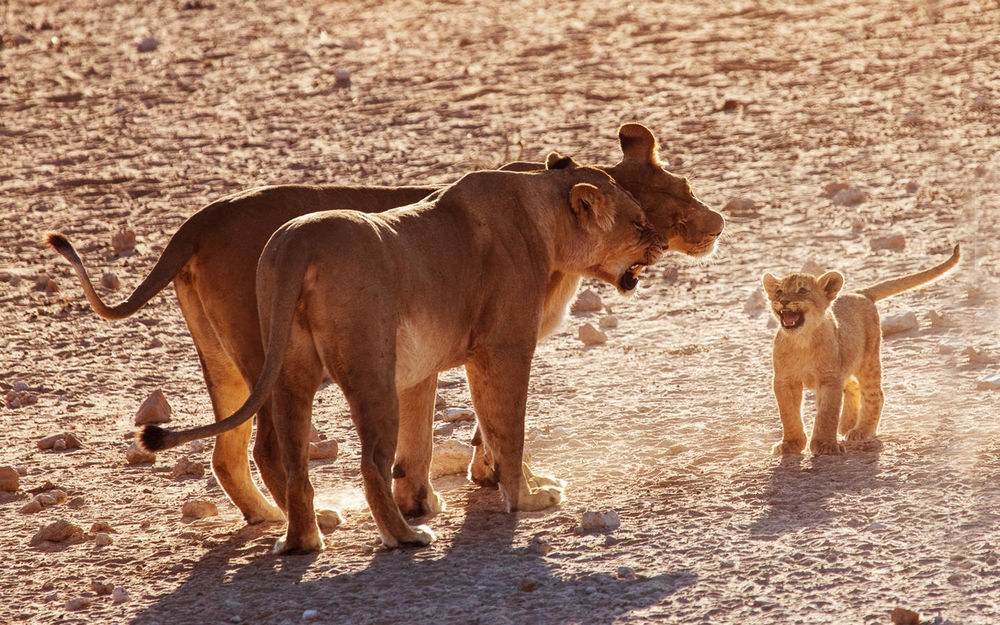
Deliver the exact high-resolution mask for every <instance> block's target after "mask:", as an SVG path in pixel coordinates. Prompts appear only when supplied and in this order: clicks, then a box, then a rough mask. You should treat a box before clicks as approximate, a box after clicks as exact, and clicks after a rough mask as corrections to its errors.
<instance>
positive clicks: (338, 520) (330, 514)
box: [316, 510, 344, 534]
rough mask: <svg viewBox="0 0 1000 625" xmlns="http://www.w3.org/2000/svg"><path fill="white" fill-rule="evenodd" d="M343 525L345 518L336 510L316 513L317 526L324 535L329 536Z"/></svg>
mask: <svg viewBox="0 0 1000 625" xmlns="http://www.w3.org/2000/svg"><path fill="white" fill-rule="evenodd" d="M343 524H344V517H342V516H341V515H340V513H339V512H337V511H336V510H317V511H316V525H318V526H319V531H321V532H323V533H324V534H329V533H330V532H332V531H333V530H335V529H337V528H338V527H340V526H341V525H343Z"/></svg>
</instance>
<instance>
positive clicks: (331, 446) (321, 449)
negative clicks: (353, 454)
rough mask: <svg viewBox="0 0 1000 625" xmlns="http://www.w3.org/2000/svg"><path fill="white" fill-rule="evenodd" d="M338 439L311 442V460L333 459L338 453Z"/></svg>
mask: <svg viewBox="0 0 1000 625" xmlns="http://www.w3.org/2000/svg"><path fill="white" fill-rule="evenodd" d="M338 451H339V450H338V447H337V441H335V440H333V439H332V438H331V439H329V440H325V441H320V442H318V443H309V459H310V460H333V459H335V458H336V457H337V453H338Z"/></svg>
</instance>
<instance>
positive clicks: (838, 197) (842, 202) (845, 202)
mask: <svg viewBox="0 0 1000 625" xmlns="http://www.w3.org/2000/svg"><path fill="white" fill-rule="evenodd" d="M867 199H868V194H867V193H865V192H864V191H862V190H861V189H858V188H856V187H851V188H850V189H841V190H840V191H837V193H836V194H834V196H833V203H834V204H837V205H839V206H857V205H858V204H861V203H862V202H864V201H865V200H867Z"/></svg>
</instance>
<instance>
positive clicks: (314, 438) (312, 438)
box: [309, 425, 326, 443]
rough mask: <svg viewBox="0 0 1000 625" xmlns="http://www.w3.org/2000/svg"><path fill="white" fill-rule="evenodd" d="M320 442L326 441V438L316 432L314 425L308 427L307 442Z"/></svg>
mask: <svg viewBox="0 0 1000 625" xmlns="http://www.w3.org/2000/svg"><path fill="white" fill-rule="evenodd" d="M322 440H326V436H324V435H323V434H322V433H321V432H320V431H319V430H317V429H316V426H315V425H311V426H309V442H310V443H318V442H320V441H322Z"/></svg>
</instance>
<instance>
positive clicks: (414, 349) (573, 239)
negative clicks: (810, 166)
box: [142, 158, 663, 553]
mask: <svg viewBox="0 0 1000 625" xmlns="http://www.w3.org/2000/svg"><path fill="white" fill-rule="evenodd" d="M553 160H555V159H552V158H550V163H552V162H553ZM562 166H564V167H565V168H563V169H553V170H548V171H544V172H536V173H514V172H496V171H494V172H476V173H472V174H469V175H467V176H465V177H463V178H462V179H461V180H460V181H458V182H457V183H455V184H454V185H453V186H451V187H450V188H448V189H446V190H445V191H444V192H443V193H441V194H440V195H438V196H437V197H436V198H434V199H432V200H428V201H425V202H422V203H418V204H415V205H412V206H409V207H405V208H401V209H397V210H393V211H388V212H386V213H382V214H377V215H373V214H364V213H359V212H354V211H327V212H322V213H316V214H312V215H307V216H304V217H300V218H297V219H294V220H292V221H290V222H289V223H287V224H285V225H284V226H282V227H281V228H280V229H279V230H278V231H277V232H276V233H275V235H274V236H273V237H272V238H271V240H270V241H269V242H268V244H267V246H266V247H265V248H264V251H263V252H262V254H261V258H260V263H259V266H258V270H257V292H258V295H259V299H258V301H259V314H260V316H261V320H262V327H263V329H264V335H265V337H266V340H267V351H266V357H265V361H264V365H263V368H262V372H261V378H260V380H259V381H258V383H257V384H256V386H255V387H254V388H253V390H252V392H251V394H250V397H249V398H248V399H247V402H246V403H245V404H244V405H243V406H242V407H241V408H240V409H239V410H237V411H236V412H235V413H234V414H233V415H232V416H231V417H228V418H226V419H223V420H222V421H219V422H217V423H215V424H212V425H209V426H204V427H201V428H195V429H193V430H187V431H183V432H169V431H166V430H162V429H160V428H153V427H147V428H146V429H145V430H144V431H143V435H142V441H143V443H144V444H145V445H146V446H147V447H148V448H151V449H154V450H158V449H163V448H166V447H172V446H175V445H179V444H182V443H184V442H187V441H190V440H193V439H195V438H201V437H204V436H212V435H218V434H220V433H221V432H223V431H226V430H229V429H231V428H233V427H236V426H238V425H239V424H240V423H243V422H245V421H246V420H248V419H249V418H250V417H251V416H252V415H253V414H254V413H255V412H256V411H257V410H258V409H259V408H260V406H261V405H263V403H264V402H265V400H266V398H268V397H271V398H272V419H273V426H274V429H275V431H276V435H277V438H278V441H279V445H278V447H279V448H280V449H281V450H282V462H283V464H284V468H285V473H286V484H285V497H284V501H285V502H286V504H287V512H288V531H287V533H286V535H285V536H284V537H283V538H282V539H281V540H279V542H278V544H277V545H276V547H275V551H276V552H277V553H301V552H312V551H316V550H319V549H321V548H322V546H323V543H322V538H321V536H320V534H319V531H318V529H317V527H316V520H315V514H314V511H313V490H312V486H311V485H310V482H309V475H308V468H309V465H308V440H309V422H310V413H311V407H312V400H313V396H314V394H315V393H316V391H317V390H318V388H319V384H320V382H321V380H322V376H323V372H324V370H326V371H328V372H329V373H330V375H331V376H332V377H333V379H334V380H335V381H336V382H337V383H338V384H339V385H340V387H341V389H342V390H343V392H344V395H345V397H346V398H347V401H348V404H349V405H350V407H351V413H352V418H353V419H354V423H355V426H356V428H357V430H358V434H359V438H360V440H361V455H362V461H361V474H362V477H363V480H364V484H365V491H366V497H367V499H368V503H369V507H370V509H371V511H372V515H373V517H374V518H375V521H376V524H377V525H378V527H379V531H380V533H381V535H382V538H383V541H384V542H385V544H386V545H388V546H395V545H398V544H401V543H414V544H427V543H428V542H430V540H432V539H433V535H432V534H431V532H430V530H428V529H427V528H425V527H416V528H415V527H411V526H409V525H408V524H407V523H406V522H405V520H404V519H403V515H402V514H401V511H400V509H399V507H398V506H397V504H396V502H395V501H394V499H393V493H392V488H391V487H392V477H393V475H396V479H402V478H405V477H409V478H411V479H413V480H416V481H419V482H420V483H419V486H418V487H419V488H420V489H424V490H426V491H427V492H433V489H432V487H431V485H430V482H429V480H428V477H427V473H426V467H420V471H419V473H420V474H419V475H411V470H410V468H409V467H405V468H404V467H401V466H400V465H399V462H398V458H399V454H398V453H397V435H398V433H399V432H401V431H403V430H404V429H407V428H416V429H418V430H420V434H419V436H414V435H411V438H412V439H414V440H416V439H417V438H420V440H421V441H423V442H422V443H421V445H422V448H423V449H422V451H429V449H427V448H428V447H429V443H427V442H426V441H429V438H430V419H429V418H422V419H420V422H419V423H412V424H404V423H402V422H401V419H402V418H403V417H402V415H401V414H400V406H401V405H402V404H404V403H406V404H410V405H413V406H419V410H420V411H423V412H424V413H425V414H426V413H428V412H431V410H432V407H433V401H434V391H435V388H436V376H437V373H438V372H439V371H442V370H444V369H448V368H452V367H457V366H461V365H465V367H466V371H467V373H468V377H469V385H470V390H471V392H472V399H473V403H474V405H475V408H476V413H477V416H478V419H479V424H480V427H481V428H482V437H483V439H484V443H485V444H486V445H487V447H488V448H489V450H490V452H491V453H492V454H493V456H494V458H495V461H494V463H495V464H494V467H493V469H494V473H495V474H496V475H497V476H498V480H499V486H500V490H501V492H502V494H503V496H504V499H505V501H506V504H507V508H508V510H538V509H542V508H546V507H548V506H551V505H554V504H556V503H559V501H561V499H562V488H561V482H559V481H558V480H554V479H552V478H542V477H540V476H534V475H532V474H531V473H530V472H525V471H524V465H523V462H522V455H523V454H522V452H523V446H524V409H525V403H526V398H527V389H528V374H529V369H530V365H531V359H532V356H533V353H534V349H535V343H536V341H537V339H538V333H539V328H541V327H544V326H547V325H549V324H551V321H550V320H548V319H546V318H545V316H546V314H547V313H546V311H547V307H546V302H545V298H546V296H547V294H549V293H550V283H551V280H552V278H553V276H554V275H555V274H557V273H561V274H563V275H586V276H591V277H595V278H599V279H603V280H606V281H608V282H610V283H612V284H615V285H616V286H617V287H618V289H619V290H620V291H623V292H627V291H629V290H631V289H632V288H634V287H635V284H634V282H633V281H632V279H631V278H632V276H633V275H634V274H635V273H636V272H637V268H641V267H642V266H645V265H647V264H650V263H652V262H654V261H655V260H656V258H657V257H658V256H659V255H660V253H661V252H662V246H663V240H662V238H661V237H659V236H658V235H657V234H656V233H655V231H654V230H653V229H652V227H651V226H650V225H649V224H648V222H647V221H646V220H645V217H644V215H643V213H642V210H641V208H640V207H639V205H638V204H637V203H636V202H635V200H634V199H632V197H631V196H630V195H629V194H628V193H626V192H625V191H624V190H623V189H622V188H621V187H619V186H618V185H616V184H615V182H614V181H613V180H612V179H611V177H610V176H608V175H607V174H606V173H604V172H602V171H600V170H598V169H593V168H585V167H577V166H575V164H571V165H569V166H566V165H565V164H563V165H562ZM456 246H459V247H458V248H457V247H456ZM564 311H565V307H562V308H561V309H560V310H559V314H560V315H561V314H563V313H564ZM394 458H396V459H397V466H396V469H393V467H392V464H393V459H394ZM427 460H429V458H427ZM529 477H531V479H532V482H533V483H532V482H529ZM541 482H544V483H545V485H539V484H540V483H541Z"/></svg>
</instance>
